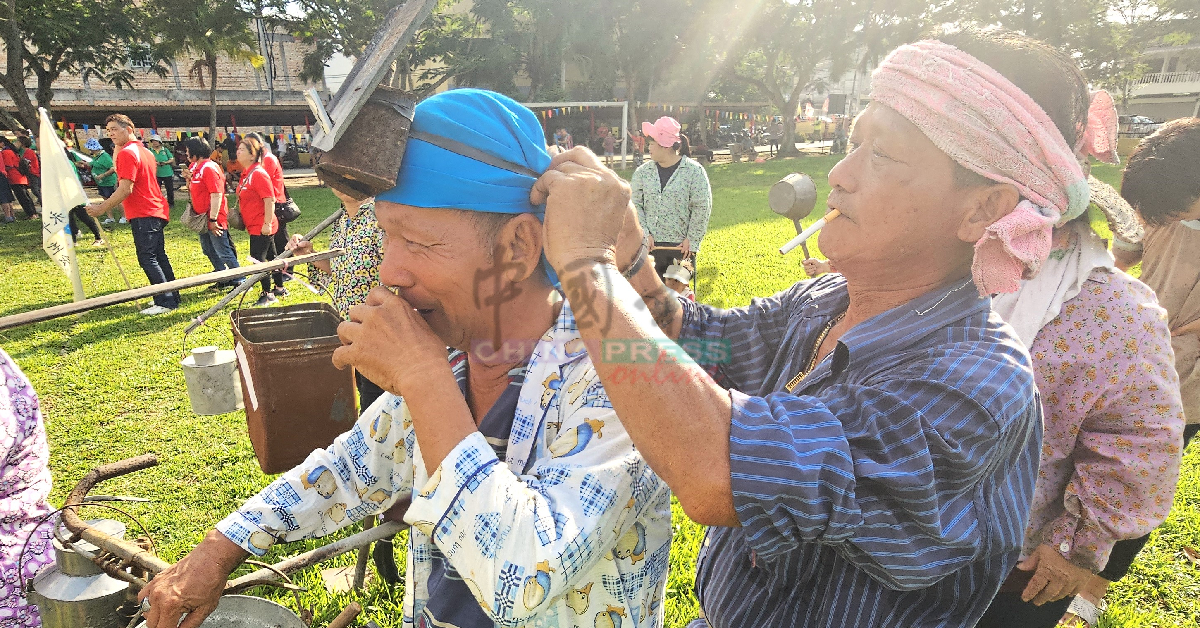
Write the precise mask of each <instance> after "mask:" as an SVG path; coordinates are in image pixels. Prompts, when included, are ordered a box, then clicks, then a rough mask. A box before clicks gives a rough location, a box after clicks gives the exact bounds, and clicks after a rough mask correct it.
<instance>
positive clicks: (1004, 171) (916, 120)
mask: <svg viewBox="0 0 1200 628" xmlns="http://www.w3.org/2000/svg"><path fill="white" fill-rule="evenodd" d="M871 99H872V100H874V101H875V102H878V103H879V104H881V105H886V106H887V107H890V108H891V109H894V110H895V111H896V112H898V113H899V114H900V115H902V116H904V117H905V118H906V119H908V120H909V121H910V122H912V123H913V124H915V125H916V126H917V128H919V129H921V132H922V133H924V134H925V136H926V137H928V138H929V139H930V140H932V141H933V143H934V145H936V146H937V147H938V148H939V149H941V150H942V152H944V153H946V154H947V155H949V156H950V158H951V159H953V160H954V161H956V162H958V163H959V164H960V165H961V166H963V167H964V168H966V169H968V170H970V171H972V172H975V173H977V174H979V175H981V176H983V177H985V178H987V179H990V180H992V181H996V182H999V183H1008V184H1011V185H1013V186H1015V187H1016V188H1017V190H1018V191H1020V193H1021V202H1020V203H1019V204H1018V205H1017V207H1016V208H1015V209H1014V210H1013V211H1012V212H1011V213H1010V214H1008V215H1007V216H1005V217H1003V218H1001V219H1000V220H998V221H996V222H995V223H993V224H992V225H991V226H989V227H988V228H987V231H986V232H985V234H984V236H983V238H981V239H980V240H979V242H977V243H976V244H975V259H974V261H973V262H972V264H971V274H972V276H973V277H974V279H975V285H976V287H977V288H978V289H979V293H980V294H983V295H989V294H997V293H1006V292H1016V291H1017V289H1019V288H1020V285H1021V279H1022V278H1029V277H1032V276H1033V275H1035V274H1037V271H1038V269H1039V268H1041V265H1042V262H1044V261H1045V260H1046V256H1047V255H1048V254H1049V253H1050V243H1051V231H1052V229H1053V227H1054V226H1055V224H1066V222H1067V221H1069V220H1071V219H1072V218H1075V217H1076V216H1078V215H1080V214H1081V213H1083V211H1084V210H1085V209H1087V204H1088V184H1087V177H1086V176H1085V175H1084V173H1083V168H1082V167H1081V166H1080V165H1079V161H1078V159H1077V158H1076V156H1075V151H1074V150H1072V148H1071V146H1069V145H1068V144H1067V141H1066V140H1065V139H1064V138H1063V135H1062V133H1060V132H1059V131H1058V128H1057V127H1055V125H1054V122H1053V121H1052V120H1050V116H1048V115H1046V112H1045V111H1043V110H1042V108H1041V107H1040V106H1039V105H1038V104H1037V103H1036V102H1034V100H1033V99H1032V98H1030V97H1029V95H1028V94H1026V93H1025V92H1023V91H1021V89H1020V88H1018V87H1017V86H1016V85H1013V84H1012V82H1011V81H1009V80H1008V79H1007V78H1005V77H1004V76H1003V75H1001V74H1000V73H999V72H997V71H995V70H993V69H992V68H990V67H988V66H987V65H986V64H984V63H982V62H981V61H979V60H978V59H976V58H975V57H972V56H971V55H969V54H967V53H965V52H963V51H961V50H959V49H958V48H955V47H954V46H951V45H949V44H945V43H942V42H940V41H932V40H930V41H919V42H917V43H915V44H910V45H905V46H900V47H899V48H897V49H896V50H894V51H892V53H891V54H889V55H888V56H887V58H886V59H884V60H883V63H882V64H881V65H880V66H879V68H878V69H877V70H875V73H874V74H873V75H872V76H871Z"/></svg>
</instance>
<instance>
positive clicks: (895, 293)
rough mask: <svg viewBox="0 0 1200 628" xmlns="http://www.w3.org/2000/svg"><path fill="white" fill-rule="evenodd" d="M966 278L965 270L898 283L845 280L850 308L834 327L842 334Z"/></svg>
mask: <svg viewBox="0 0 1200 628" xmlns="http://www.w3.org/2000/svg"><path fill="white" fill-rule="evenodd" d="M970 277H971V273H970V270H969V269H968V270H967V271H966V272H965V273H964V272H962V271H957V270H956V271H955V272H950V273H942V274H933V275H926V276H925V277H914V278H912V279H910V280H908V281H905V282H902V283H885V282H879V283H875V282H854V281H850V280H849V279H848V280H847V283H846V287H847V289H848V291H849V293H850V305H849V306H848V307H847V308H846V316H845V317H844V318H843V319H842V321H841V323H840V324H839V325H838V327H840V328H841V329H842V330H847V329H850V328H852V327H854V326H855V325H857V324H859V323H861V322H863V321H866V320H869V319H872V318H874V317H876V316H878V315H880V314H882V313H884V312H887V311H888V310H893V309H895V308H897V307H900V306H901V305H904V304H905V303H908V302H909V301H912V300H913V299H915V298H917V297H919V296H921V295H923V294H927V293H929V292H931V291H933V290H938V289H941V288H945V289H947V290H949V289H951V288H953V287H957V286H958V285H960V284H962V283H963V282H964V281H966V280H968V279H970ZM839 335H840V334H839Z"/></svg>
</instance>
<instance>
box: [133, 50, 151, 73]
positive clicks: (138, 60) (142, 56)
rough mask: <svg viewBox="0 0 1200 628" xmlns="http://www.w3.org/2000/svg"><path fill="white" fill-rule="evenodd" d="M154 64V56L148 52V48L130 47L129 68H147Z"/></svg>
mask: <svg viewBox="0 0 1200 628" xmlns="http://www.w3.org/2000/svg"><path fill="white" fill-rule="evenodd" d="M154 66H155V63H154V57H153V56H151V54H150V49H149V48H148V47H145V46H141V47H138V48H131V49H130V50H129V69H131V70H149V69H151V68H153V67H154Z"/></svg>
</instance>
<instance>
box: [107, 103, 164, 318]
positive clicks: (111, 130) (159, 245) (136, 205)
mask: <svg viewBox="0 0 1200 628" xmlns="http://www.w3.org/2000/svg"><path fill="white" fill-rule="evenodd" d="M104 130H105V132H106V133H108V137H109V138H110V139H112V141H113V143H114V144H115V145H116V147H117V150H116V154H115V155H114V158H115V160H116V167H117V178H118V180H119V182H118V183H117V191H116V192H113V194H112V196H109V197H108V198H107V199H105V200H104V201H102V202H100V203H92V204H91V205H88V209H87V212H88V214H91V215H92V216H99V215H100V214H103V213H105V212H108V211H110V210H112V208H113V207H116V206H117V204H118V203H124V206H125V217H126V218H128V219H129V226H130V227H131V228H132V231H133V246H134V248H135V249H137V258H138V264H139V265H141V267H142V271H143V272H145V273H146V279H148V280H150V284H151V285H154V284H160V283H165V282H168V281H175V271H174V270H173V269H172V268H171V260H170V259H169V258H167V250H166V240H165V238H164V235H163V229H165V228H166V226H167V222H168V221H169V220H170V219H171V216H170V214H169V213H168V209H167V199H166V198H164V197H163V193H162V189H160V188H159V187H158V174H157V170H158V164H157V163H155V161H154V153H151V152H150V150H149V149H147V148H146V147H145V146H142V143H141V142H139V141H138V140H137V138H136V137H135V136H134V131H135V130H136V128H135V127H134V125H133V120H130V119H129V116H126V115H124V114H120V113H114V114H112V115H111V116H108V119H106V120H105V121H104ZM177 307H179V293H178V292H175V291H172V292H167V293H165V294H159V295H155V297H154V305H153V306H151V307H148V308H146V309H144V310H142V314H164V313H166V312H170V311H171V310H174V309H175V308H177Z"/></svg>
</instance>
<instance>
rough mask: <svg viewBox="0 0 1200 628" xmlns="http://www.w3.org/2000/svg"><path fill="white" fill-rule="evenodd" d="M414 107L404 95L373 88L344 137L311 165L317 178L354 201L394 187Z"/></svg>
mask: <svg viewBox="0 0 1200 628" xmlns="http://www.w3.org/2000/svg"><path fill="white" fill-rule="evenodd" d="M416 105H417V99H416V97H415V96H413V95H412V94H410V93H408V92H405V91H402V90H398V89H391V88H387V87H378V88H376V89H375V92H374V93H373V94H371V98H370V99H369V100H367V103H366V104H365V105H363V108H362V110H360V111H359V112H358V114H357V115H356V116H354V121H353V122H351V123H350V127H349V128H348V129H346V134H345V135H343V136H342V138H341V139H340V140H338V143H337V145H336V146H334V147H333V149H332V150H330V151H329V152H328V153H325V154H324V155H322V156H321V161H320V162H319V163H317V164H316V165H315V166H313V170H314V171H315V172H316V174H317V178H319V179H320V180H321V181H322V182H324V183H326V184H327V185H329V186H330V187H332V188H334V189H335V190H338V191H339V192H342V193H344V194H348V195H350V196H351V197H353V198H357V199H365V198H367V197H370V196H375V195H377V194H380V193H382V192H384V191H385V190H390V189H392V188H394V187H396V173H397V172H398V171H399V170H400V162H401V161H402V160H403V159H404V147H405V145H406V144H407V143H408V130H409V127H410V126H412V119H413V112H414V110H415V107H416Z"/></svg>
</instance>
